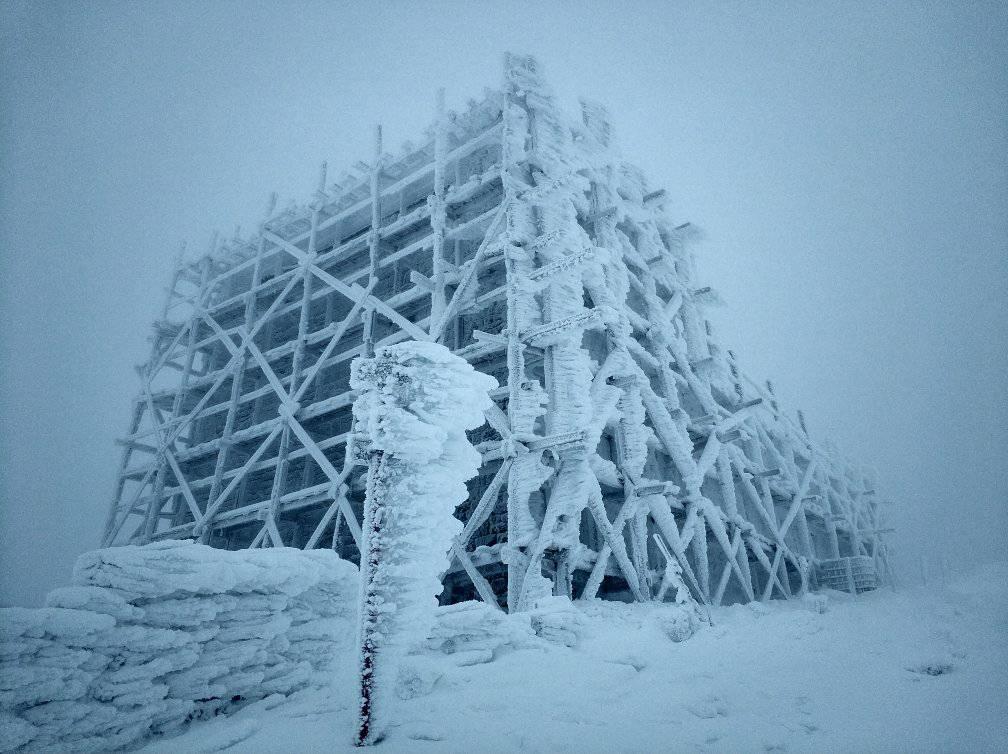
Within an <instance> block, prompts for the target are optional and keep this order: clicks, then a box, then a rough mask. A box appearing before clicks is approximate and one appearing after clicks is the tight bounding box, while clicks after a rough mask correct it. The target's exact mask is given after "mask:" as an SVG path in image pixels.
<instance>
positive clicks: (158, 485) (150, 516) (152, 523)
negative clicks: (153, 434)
mask: <svg viewBox="0 0 1008 754" xmlns="http://www.w3.org/2000/svg"><path fill="white" fill-rule="evenodd" d="M216 249H217V233H216V232H215V233H214V234H213V237H212V238H211V241H210V253H208V254H207V255H206V256H205V257H203V260H202V263H201V265H200V266H201V271H200V289H199V293H198V294H197V297H196V311H194V312H193V313H192V317H191V319H190V320H189V336H188V341H187V343H186V357H185V364H184V366H183V369H182V382H181V384H180V385H179V389H178V392H177V393H175V400H174V401H173V403H172V412H171V417H170V419H176V418H178V415H179V412H180V411H181V409H182V405H183V403H184V402H185V397H186V394H187V393H188V392H189V390H188V388H189V377H190V376H191V375H192V368H193V362H194V361H195V358H196V335H197V333H198V332H199V324H200V322H201V319H200V314H199V309H201V308H202V307H204V306H206V296H207V290H208V287H209V282H210V269H211V266H212V264H213V259H212V254H213V252H214V251H216ZM143 379H144V380H145V381H146V382H147V386H146V390H147V393H148V395H149V394H150V379H151V375H150V374H145V375H144V377H143ZM148 410H150V411H151V412H155V411H156V410H157V407H156V406H154V404H153V402H151V403H150V404H149V406H148ZM151 421H153V422H155V423H156V424H157V423H160V421H159V419H158V417H157V416H156V415H152V416H151ZM170 432H171V427H170V426H169V427H168V429H167V430H166V432H165V436H164V437H159V440H158V442H160V443H163V442H165V441H166V440H167V439H168V436H169V434H170ZM169 444H170V443H169ZM170 450H171V449H170V448H168V447H164V448H162V449H161V458H160V460H159V466H158V471H157V476H156V478H155V481H154V486H153V495H152V498H151V502H150V506H149V507H148V508H147V517H146V519H145V520H144V526H143V536H144V539H145V540H148V541H149V540H150V538H151V537H152V536H153V535H154V532H155V531H156V530H157V522H158V518H159V517H160V515H161V508H162V507H163V503H164V501H163V500H162V499H161V497H162V495H163V494H164V487H165V477H166V476H167V470H168V461H167V459H165V458H164V457H163V453H164V452H170Z"/></svg>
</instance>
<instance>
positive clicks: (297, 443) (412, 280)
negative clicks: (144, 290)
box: [104, 56, 889, 610]
mask: <svg viewBox="0 0 1008 754" xmlns="http://www.w3.org/2000/svg"><path fill="white" fill-rule="evenodd" d="M441 102H443V99H442V98H439V106H438V110H437V112H438V115H437V118H436V121H435V123H434V125H433V127H432V128H431V129H430V130H429V131H428V132H427V133H426V134H425V135H424V136H423V137H422V139H421V140H420V141H419V142H418V143H416V144H405V145H404V146H403V148H402V149H401V150H400V151H399V152H398V153H397V154H388V153H386V151H385V150H384V147H383V143H382V137H381V130H380V129H379V130H378V132H377V139H376V142H377V143H376V150H375V154H374V155H373V157H372V158H371V161H370V162H369V163H367V164H365V163H358V164H357V166H356V169H357V174H356V175H345V176H342V177H340V178H339V180H338V181H337V182H335V183H331V182H329V181H328V179H327V178H326V172H325V169H324V167H323V171H322V177H321V179H320V181H319V184H318V190H317V192H316V194H315V196H314V198H313V199H312V200H311V202H310V203H309V204H308V205H307V206H305V207H292V208H290V209H287V210H284V211H282V212H275V211H274V209H273V207H272V206H271V209H270V211H269V213H268V217H267V219H265V220H264V221H263V222H262V224H261V225H260V227H259V228H258V230H257V232H256V233H255V234H254V235H252V236H251V237H247V238H239V237H238V234H237V232H236V237H235V238H233V239H230V240H227V241H224V242H222V243H216V242H215V243H214V244H213V245H212V248H211V250H210V252H209V253H207V254H206V255H205V256H203V257H202V258H200V259H197V260H194V261H186V262H180V263H179V265H178V267H177V269H176V270H175V272H174V275H173V278H172V282H171V286H170V291H169V297H168V301H167V303H166V306H165V309H164V315H163V317H162V318H161V319H160V320H159V321H158V322H157V323H156V324H155V328H154V334H153V338H152V341H153V349H152V352H151V356H150V359H149V361H148V362H147V363H146V364H145V365H143V366H142V367H141V368H140V370H139V371H140V376H141V385H142V389H141V393H140V396H139V398H138V399H137V400H136V402H135V404H134V411H133V418H132V423H131V426H130V428H129V433H128V436H127V437H126V438H125V439H124V440H123V448H124V451H123V457H122V464H121V468H120V471H119V475H118V482H117V485H116V489H115V494H114V500H113V501H112V504H111V506H110V510H109V515H108V519H107V526H106V528H105V537H104V543H105V544H106V545H112V544H116V543H123V542H134V543H137V542H150V541H153V540H160V539H165V538H179V537H197V538H198V539H199V540H200V541H202V542H204V543H208V544H211V545H214V546H217V547H221V548H229V549H238V548H247V547H253V548H255V547H266V546H278V545H287V546H295V547H302V548H317V547H326V548H329V547H332V548H335V549H336V550H337V551H338V552H339V553H340V554H341V555H342V556H343V557H346V558H348V559H352V560H357V559H358V557H359V555H358V554H357V547H358V546H359V543H360V536H361V532H360V517H361V508H362V501H363V497H364V485H365V473H364V471H365V470H364V468H363V466H362V464H361V461H360V460H359V458H358V456H357V455H355V454H354V453H353V452H352V446H353V437H354V419H353V416H352V413H351V405H352V403H353V392H352V390H351V388H350V384H349V377H350V369H349V367H350V362H351V360H352V359H353V358H354V357H355V356H358V355H361V354H366V355H370V354H372V353H373V352H374V349H375V348H376V347H380V346H382V345H386V344H391V343H396V342H398V341H402V340H408V339H413V340H417V341H434V342H439V343H442V344H444V345H446V346H447V347H448V348H450V349H451V350H452V351H453V352H454V353H455V354H457V355H459V356H462V357H463V358H465V359H466V360H467V361H469V363H471V364H472V365H473V366H474V367H476V368H477V369H478V370H480V371H482V372H485V373H487V374H489V375H491V376H493V377H495V378H496V379H497V381H498V382H499V384H500V385H501V387H500V388H499V389H497V390H495V391H493V392H492V393H491V397H492V398H493V400H494V405H493V406H492V407H491V408H490V409H489V410H488V411H487V412H486V416H487V420H488V424H487V425H486V426H484V427H483V428H481V429H479V430H476V431H474V432H471V433H470V439H471V440H472V441H473V442H474V443H475V444H476V447H477V448H478V450H479V451H480V453H481V455H482V466H481V470H480V474H479V476H478V477H477V478H476V479H475V480H473V481H472V482H470V484H469V499H468V501H467V502H466V503H465V504H463V505H462V506H460V507H459V509H458V510H457V511H456V515H457V516H458V517H459V518H460V519H461V520H462V521H463V523H464V528H463V530H462V532H461V534H459V535H458V537H457V538H456V540H455V544H454V546H453V548H452V551H451V559H452V566H451V567H450V568H449V569H448V571H447V572H446V574H445V577H444V578H445V586H446V589H445V592H444V594H443V595H442V599H443V600H444V601H446V602H454V601H459V600H463V599H467V598H470V597H473V596H477V595H478V596H479V597H480V598H482V599H484V600H486V601H488V602H492V603H493V604H497V605H500V606H506V607H507V608H508V609H510V610H515V609H521V608H523V607H524V606H527V605H529V604H532V602H534V600H535V599H538V598H540V597H542V596H543V595H544V594H548V593H551V592H552V593H555V594H560V595H564V594H569V595H572V596H574V597H591V596H593V595H596V594H597V595H602V596H612V597H615V598H619V599H632V600H648V599H653V598H655V597H656V596H658V595H661V596H662V597H663V598H664V597H666V596H668V597H671V596H672V595H674V594H675V593H676V592H677V589H675V588H671V587H675V586H676V584H675V583H674V582H675V581H677V580H678V579H680V578H681V579H683V582H684V583H685V585H686V587H687V588H688V590H689V591H690V592H691V594H692V596H693V597H694V598H695V599H696V600H698V601H700V602H704V603H712V604H717V603H722V602H725V601H738V600H752V599H767V598H771V597H776V596H783V597H789V596H791V595H792V594H794V593H796V592H798V591H800V590H802V589H804V588H805V587H806V586H808V585H809V584H810V583H811V584H814V583H815V582H816V581H818V582H820V583H824V584H826V585H829V586H833V587H839V588H844V589H849V590H850V591H857V590H860V589H864V588H871V587H872V586H874V585H875V584H876V583H877V582H878V579H879V578H880V577H884V576H885V575H887V574H888V573H889V566H888V560H887V550H886V545H885V543H884V541H883V539H882V537H881V535H882V533H883V532H884V528H883V525H882V523H881V520H880V505H879V500H878V497H877V495H876V493H875V491H874V487H875V485H874V483H873V481H872V480H871V478H870V476H868V475H866V474H865V473H863V472H862V471H860V470H859V469H858V468H856V467H854V466H852V465H850V464H849V463H847V462H846V461H844V460H842V459H841V458H839V457H838V456H837V455H836V454H835V453H834V452H832V451H828V450H825V449H824V448H822V447H821V446H819V445H818V444H816V443H814V442H812V441H811V440H810V439H809V437H808V435H807V433H806V431H805V429H804V427H803V426H801V425H802V424H803V422H801V421H799V422H798V423H797V424H796V423H795V422H793V421H791V419H790V418H788V417H787V416H785V415H784V413H782V411H781V409H780V407H779V406H778V403H777V401H776V399H775V397H774V395H773V390H772V389H771V387H770V384H769V383H767V384H766V386H765V387H761V386H760V385H758V384H756V383H754V382H753V381H751V380H749V379H748V378H747V377H746V376H745V375H744V374H743V372H742V371H741V369H740V368H739V366H738V364H737V362H736V359H735V357H734V355H733V354H732V352H731V351H727V350H724V349H723V348H722V347H721V346H720V345H719V344H718V342H717V340H716V339H715V338H714V336H713V334H712V332H711V327H710V324H709V322H708V321H707V320H706V319H705V316H704V307H705V305H706V304H708V303H710V302H711V300H712V299H714V298H715V294H714V293H713V292H712V291H711V290H710V288H707V287H703V286H701V285H699V284H698V283H697V282H696V278H695V269H694V259H693V256H692V254H691V253H690V251H689V250H688V248H687V242H688V240H689V236H690V228H689V226H688V225H681V224H677V223H675V222H673V221H671V220H670V219H669V217H668V215H667V213H666V210H665V204H666V196H665V193H664V192H663V191H662V190H660V189H656V188H654V187H653V186H650V185H649V184H648V183H647V180H646V178H645V176H644V174H643V172H642V171H641V170H639V169H638V168H636V167H634V166H632V165H629V164H627V163H625V162H624V161H623V160H622V159H621V158H620V157H619V155H618V153H617V152H616V150H615V147H614V144H613V137H612V129H611V126H610V123H609V120H608V118H607V115H606V112H605V110H604V109H603V108H602V107H600V106H598V105H595V104H590V103H587V102H585V103H583V104H582V108H581V113H580V114H579V115H580V117H578V118H576V119H575V118H569V117H568V116H567V115H565V114H564V113H562V112H561V111H560V110H559V109H558V107H557V104H556V102H555V100H554V98H553V96H552V94H551V93H550V90H549V88H548V87H547V86H546V84H545V83H544V82H543V79H542V77H541V76H540V72H539V70H538V67H537V65H536V63H535V61H534V60H532V59H531V58H526V57H518V56H508V57H507V58H506V63H505V76H504V84H503V86H502V88H500V89H498V90H495V91H489V92H487V93H486V94H485V96H484V97H483V98H482V99H481V100H479V101H474V102H472V103H471V104H470V106H469V108H468V110H467V111H466V112H462V113H455V112H444V108H443V105H442V104H440V103H441ZM271 204H272V203H271ZM673 561H674V562H673Z"/></svg>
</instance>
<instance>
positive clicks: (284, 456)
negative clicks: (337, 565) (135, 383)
mask: <svg viewBox="0 0 1008 754" xmlns="http://www.w3.org/2000/svg"><path fill="white" fill-rule="evenodd" d="M319 172H320V175H319V188H318V195H317V197H316V199H315V203H314V205H313V206H312V215H311V230H310V231H309V235H308V253H307V257H306V259H305V261H304V262H303V263H302V265H301V267H302V272H301V312H300V316H299V318H298V333H297V340H296V341H295V342H294V354H293V356H292V358H291V373H290V383H289V386H288V388H287V395H280V396H277V397H278V398H279V399H280V409H281V416H283V417H284V428H283V431H282V432H281V434H280V448H279V454H278V456H277V466H276V472H275V473H274V475H273V489H272V490H271V492H270V503H269V510H268V511H267V512H266V527H267V532H268V534H269V537H270V539H271V540H273V544H274V545H275V546H277V547H281V546H283V541H282V540H281V539H280V530H279V527H278V526H277V521H278V520H279V518H280V500H281V498H282V497H283V488H284V485H285V482H286V479H287V468H288V466H289V465H290V458H289V457H290V436H291V428H290V422H289V420H288V418H287V411H289V412H290V418H294V415H295V414H296V413H297V411H298V408H299V406H298V405H297V404H295V403H292V401H293V396H294V394H295V393H296V392H297V389H298V381H299V380H300V379H301V363H302V362H303V361H304V352H305V345H306V344H307V339H308V322H309V319H310V317H311V301H312V278H313V276H312V272H311V267H312V265H313V264H314V263H315V257H316V256H318V249H317V248H316V247H317V245H318V223H319V213H320V212H321V210H322V204H323V199H324V196H325V180H326V165H325V163H322V168H321V170H320V171H319ZM285 409H286V411H285ZM278 540H279V541H278Z"/></svg>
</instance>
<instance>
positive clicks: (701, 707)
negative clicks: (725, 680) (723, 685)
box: [686, 696, 728, 720]
mask: <svg viewBox="0 0 1008 754" xmlns="http://www.w3.org/2000/svg"><path fill="white" fill-rule="evenodd" d="M686 709H687V710H689V711H690V713H691V714H693V715H695V716H697V717H699V718H700V719H701V720H711V719H713V718H715V717H728V707H727V705H725V703H724V701H723V700H722V699H721V698H720V697H718V696H708V697H704V698H703V699H701V700H699V701H696V702H693V703H692V704H687V705H686Z"/></svg>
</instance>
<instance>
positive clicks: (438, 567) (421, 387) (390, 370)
mask: <svg viewBox="0 0 1008 754" xmlns="http://www.w3.org/2000/svg"><path fill="white" fill-rule="evenodd" d="M350 385H351V387H353V388H354V389H355V390H358V391H360V392H359V397H358V398H357V400H356V401H355V403H354V407H353V411H354V415H355V416H356V417H357V419H358V422H359V427H360V429H361V430H362V431H363V433H364V434H365V435H366V437H367V440H368V441H369V443H370V444H369V450H368V454H369V459H370V460H369V463H370V471H369V474H368V487H367V496H366V499H365V504H364V524H363V526H362V529H363V530H364V536H365V539H366V545H365V547H364V552H363V554H362V557H361V563H362V566H361V581H360V598H359V599H360V636H359V646H360V663H361V726H360V729H359V731H358V737H357V742H358V743H374V742H375V741H377V740H379V738H380V736H381V734H382V732H383V730H384V729H385V727H386V726H387V724H388V720H389V706H390V703H391V700H390V695H391V693H392V690H393V689H394V687H395V683H396V678H397V674H398V672H399V667H400V664H401V658H402V656H403V655H404V654H405V653H406V652H407V651H408V650H409V649H410V647H411V646H412V645H413V644H415V643H416V640H417V637H418V636H424V635H425V634H426V632H427V630H428V629H429V627H430V626H431V624H432V623H433V621H434V615H435V609H436V607H437V599H436V598H437V595H438V594H440V592H441V588H442V587H441V574H442V573H443V572H444V571H445V570H446V569H447V568H448V566H449V561H448V557H447V556H448V551H449V549H450V547H451V542H452V539H453V538H454V537H456V536H457V535H458V534H459V533H460V532H461V531H462V523H461V522H460V521H459V520H458V519H456V518H455V517H454V515H453V514H454V511H455V508H456V506H457V505H459V504H460V503H462V502H464V501H465V500H466V498H467V497H468V491H467V489H466V485H465V483H466V481H467V480H469V479H471V478H472V477H474V476H476V473H477V470H478V469H479V466H480V463H481V457H480V454H479V453H478V452H477V451H476V450H475V448H473V446H472V445H471V444H470V443H469V441H468V439H467V438H466V434H465V433H466V431H467V430H471V429H475V428H476V427H478V426H480V425H481V424H483V422H484V417H483V412H484V411H485V410H487V409H488V408H490V406H491V401H490V398H489V396H488V395H487V393H488V391H490V390H492V389H494V388H496V387H497V381H496V380H495V379H494V378H492V377H489V376H487V375H485V374H481V373H480V372H477V371H476V370H475V369H473V368H472V366H471V365H470V364H468V363H467V362H466V361H465V360H464V359H461V358H459V357H458V356H454V355H453V354H452V353H451V351H449V350H448V349H447V348H445V347H444V346H442V345H438V344H436V343H417V342H406V343H400V344H396V345H392V346H386V347H384V348H381V349H379V350H378V352H377V353H376V354H375V356H374V357H373V358H370V359H358V360H356V361H355V362H354V363H353V366H352V368H351V377H350Z"/></svg>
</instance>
